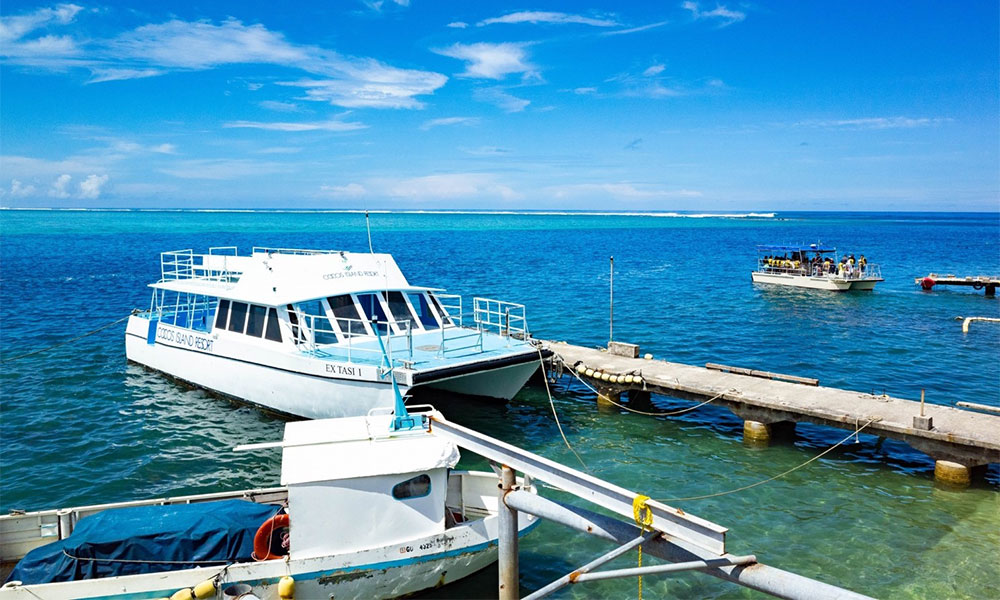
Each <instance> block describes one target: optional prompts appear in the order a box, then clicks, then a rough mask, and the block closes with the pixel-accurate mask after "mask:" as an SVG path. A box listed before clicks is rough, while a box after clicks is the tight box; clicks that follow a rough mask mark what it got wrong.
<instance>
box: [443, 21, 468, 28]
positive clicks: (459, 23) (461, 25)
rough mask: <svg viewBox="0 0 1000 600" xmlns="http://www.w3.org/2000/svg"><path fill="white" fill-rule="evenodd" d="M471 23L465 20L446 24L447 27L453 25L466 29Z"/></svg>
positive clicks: (453, 26)
mask: <svg viewBox="0 0 1000 600" xmlns="http://www.w3.org/2000/svg"><path fill="white" fill-rule="evenodd" d="M468 26H469V24H468V23H465V22H464V21H453V22H451V23H448V24H447V25H445V27H451V28H452V29H465V28H466V27H468Z"/></svg>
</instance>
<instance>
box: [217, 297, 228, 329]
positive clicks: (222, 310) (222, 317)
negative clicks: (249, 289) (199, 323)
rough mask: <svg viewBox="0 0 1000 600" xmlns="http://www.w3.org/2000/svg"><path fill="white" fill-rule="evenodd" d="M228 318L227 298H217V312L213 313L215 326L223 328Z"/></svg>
mask: <svg viewBox="0 0 1000 600" xmlns="http://www.w3.org/2000/svg"><path fill="white" fill-rule="evenodd" d="M228 320H229V300H219V312H218V313H216V315H215V328H216V329H225V328H226V322H227V321H228Z"/></svg>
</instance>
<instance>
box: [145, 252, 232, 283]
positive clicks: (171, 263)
mask: <svg viewBox="0 0 1000 600" xmlns="http://www.w3.org/2000/svg"><path fill="white" fill-rule="evenodd" d="M218 250H221V248H220V249H218ZM227 250H228V248H227ZM233 250H234V251H235V248H233ZM206 256H220V257H221V258H222V263H221V268H220V265H219V263H218V261H213V262H212V264H206V260H205V258H206ZM226 256H228V255H222V254H220V255H215V254H209V255H205V254H195V253H194V252H193V251H192V250H191V249H186V250H171V251H169V252H161V253H160V281H177V280H180V279H201V280H205V281H220V282H224V283H233V282H235V281H238V280H239V278H240V275H241V273H240V272H239V271H234V270H231V269H229V268H228V267H227V265H226V259H225V257H226Z"/></svg>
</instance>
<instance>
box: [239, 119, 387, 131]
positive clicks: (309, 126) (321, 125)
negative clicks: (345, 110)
mask: <svg viewBox="0 0 1000 600" xmlns="http://www.w3.org/2000/svg"><path fill="white" fill-rule="evenodd" d="M223 127H243V128H249V129H266V130H269V131H355V130H357V129H366V128H367V127H368V126H367V125H365V124H364V123H357V122H353V121H336V120H333V121H312V122H302V123H294V122H291V123H289V122H286V123H281V122H261V121H230V122H229V123H225V124H223Z"/></svg>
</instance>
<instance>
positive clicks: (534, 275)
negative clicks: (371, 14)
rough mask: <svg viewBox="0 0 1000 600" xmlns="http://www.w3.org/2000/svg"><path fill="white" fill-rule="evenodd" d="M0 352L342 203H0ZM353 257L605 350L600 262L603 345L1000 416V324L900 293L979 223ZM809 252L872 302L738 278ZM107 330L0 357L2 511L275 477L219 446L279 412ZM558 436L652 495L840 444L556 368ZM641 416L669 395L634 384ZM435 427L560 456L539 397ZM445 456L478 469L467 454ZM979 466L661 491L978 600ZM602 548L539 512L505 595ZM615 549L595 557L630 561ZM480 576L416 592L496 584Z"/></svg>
mask: <svg viewBox="0 0 1000 600" xmlns="http://www.w3.org/2000/svg"><path fill="white" fill-rule="evenodd" d="M0 226H2V228H0V230H2V234H3V238H2V243H0V350H2V355H3V357H4V359H9V358H10V357H13V356H15V355H19V354H21V353H24V352H29V351H32V350H35V349H38V348H42V347H46V346H49V345H52V344H55V343H58V342H60V341H63V340H66V339H68V338H70V337H73V336H76V335H79V334H81V333H84V332H87V331H90V330H93V329H95V328H97V327H100V326H102V325H104V324H106V323H108V322H110V321H112V320H115V319H118V318H120V317H122V316H124V315H126V314H127V313H128V311H129V310H131V309H132V308H134V307H145V306H147V305H148V303H149V290H148V288H146V285H147V284H148V283H150V282H151V281H153V280H155V279H156V278H157V277H158V276H159V263H158V258H159V252H161V251H164V250H174V249H179V248H194V249H196V250H204V249H206V248H207V247H209V246H222V245H238V246H240V247H242V248H244V249H248V248H249V247H250V246H252V245H266V246H285V247H322V248H343V249H347V250H356V251H362V250H364V249H366V248H367V239H366V237H365V233H364V221H363V216H361V215H359V214H341V213H321V214H313V213H282V212H278V213H184V212H63V211H46V212H36V211H0ZM372 229H373V241H374V245H375V248H376V250H378V251H386V252H391V253H392V254H393V255H394V256H395V257H396V260H397V262H398V263H399V264H400V267H401V268H402V269H403V272H404V273H406V275H407V277H408V278H409V280H410V281H411V282H412V283H415V284H418V285H419V284H426V285H431V286H438V287H446V288H448V289H449V291H450V292H454V293H462V294H463V295H465V296H466V298H467V299H468V298H471V296H472V295H481V296H487V297H495V298H503V299H509V300H512V301H515V302H522V303H524V304H526V305H527V310H528V313H527V314H528V320H529V324H530V325H531V327H532V330H533V332H534V334H535V335H536V336H537V337H540V338H544V339H560V340H568V341H571V342H573V343H577V344H581V345H602V344H604V343H605V342H606V341H607V338H608V313H609V310H608V309H609V307H608V284H609V281H608V279H609V278H608V266H609V265H608V257H609V256H611V255H614V257H615V267H616V271H615V323H614V331H615V338H616V339H619V340H622V341H631V342H634V343H639V344H641V346H642V349H643V352H652V353H653V354H655V355H656V356H657V357H661V358H665V359H668V360H673V361H677V362H684V363H690V364H703V363H705V362H709V361H711V362H720V363H725V364H734V365H740V366H747V367H755V368H762V369H768V370H775V371H782V372H788V373H794V374H797V375H803V376H811V377H817V378H819V379H820V380H821V383H822V384H823V385H829V386H834V387H844V388H849V389H856V390H860V391H863V392H871V391H875V392H876V393H881V392H882V391H885V392H886V393H889V394H891V395H894V396H902V397H908V398H918V397H919V394H920V390H921V389H922V388H923V389H926V391H927V399H928V401H929V402H937V403H941V404H949V405H951V404H954V402H956V401H958V400H970V401H975V402H981V403H987V404H992V405H996V406H1000V360H998V358H1000V334H998V329H997V326H996V325H993V324H988V323H976V324H973V326H972V331H971V332H970V333H969V334H968V335H963V334H962V333H961V326H960V323H958V322H956V321H955V320H954V318H955V317H956V316H958V315H962V316H993V317H996V316H1000V308H998V306H1000V303H998V301H997V300H996V299H988V298H985V297H984V296H983V293H982V292H973V291H972V290H965V289H961V290H960V289H940V288H939V289H935V290H934V291H933V292H930V293H927V292H922V291H920V290H919V288H918V287H917V286H916V285H914V283H913V278H914V277H919V276H923V275H926V274H927V273H928V272H929V271H938V272H942V273H943V272H953V273H956V274H959V275H972V274H988V273H989V274H998V273H1000V247H998V240H1000V217H998V215H996V214H990V215H964V214H840V213H825V214H824V213H796V214H793V213H781V214H778V215H777V217H776V218H761V219H687V218H664V217H649V216H621V215H618V216H597V215H587V216H581V215H531V214H528V215H517V214H514V215H510V214H449V215H428V214H373V215H372ZM818 240H822V241H823V242H825V243H829V244H833V245H836V246H838V247H840V248H841V249H843V250H848V251H850V252H854V253H855V254H860V253H862V252H863V253H864V254H866V256H868V257H869V260H870V261H871V262H873V263H879V264H881V265H882V273H883V276H884V277H885V278H886V281H885V282H884V283H882V284H879V286H878V288H877V289H876V291H875V292H873V293H853V294H831V293H822V292H809V291H797V290H785V289H772V288H767V287H761V286H754V285H752V284H751V283H750V278H749V270H750V268H751V265H752V261H753V258H754V248H753V247H754V245H755V244H759V243H798V242H815V241H818ZM123 328H124V325H117V326H115V327H112V328H109V329H106V330H104V331H102V332H100V333H98V334H96V335H93V336H90V337H87V338H84V339H81V340H79V341H76V342H74V343H72V344H69V345H66V346H63V347H59V348H56V349H53V350H51V351H48V352H45V353H40V354H37V355H34V356H30V357H26V358H23V359H19V360H15V361H12V362H7V363H4V365H3V370H2V375H0V377H2V379H0V385H2V388H0V389H2V404H0V438H2V444H0V477H2V479H0V510H4V511H6V510H8V509H10V508H15V507H16V508H24V509H29V510H31V509H41V508H50V507H55V506H67V505H74V504H84V503H96V502H109V501H115V500H126V499H133V498H140V497H152V496H164V495H178V494H187V493H195V492H202V491H217V490H223V489H234V488H243V487H251V486H268V485H273V484H275V483H276V480H277V475H278V468H279V460H278V455H277V454H276V453H256V454H246V453H233V452H231V451H230V450H231V448H232V447H233V446H235V445H237V444H239V443H243V442H246V441H265V440H274V439H279V438H280V437H281V432H282V425H283V423H282V422H281V421H279V420H276V419H274V418H272V417H269V416H267V415H264V414H262V413H260V412H258V411H256V410H253V409H249V408H246V407H240V406H235V405H233V404H231V403H228V402H226V401H223V400H219V399H216V398H213V397H210V396H209V395H207V394H205V393H203V392H200V391H197V390H189V389H186V388H183V387H180V386H178V385H175V384H173V383H171V382H169V381H167V380H166V379H164V378H162V377H160V376H157V375H154V374H151V373H148V372H146V371H144V370H143V369H141V368H139V367H136V366H129V365H126V363H125V361H124V347H123V341H122V331H123ZM553 392H554V404H555V407H556V410H557V412H558V414H559V418H560V420H561V422H562V423H563V426H564V428H565V429H566V432H567V435H568V436H569V439H570V442H571V444H572V445H573V447H574V448H575V449H576V450H577V451H578V452H579V453H580V455H581V456H582V458H583V460H584V462H585V463H586V465H587V468H588V469H589V470H590V471H591V472H593V473H594V474H596V475H599V476H601V477H604V478H606V479H609V480H611V481H613V482H615V483H617V484H620V485H622V486H624V487H626V488H629V489H634V490H636V491H638V492H641V493H645V494H647V495H649V496H652V497H654V498H660V499H669V498H678V497H688V496H696V495H703V494H709V493H714V492H719V491H725V490H730V489H734V488H738V487H741V486H743V485H747V484H749V483H753V482H756V481H759V480H762V479H766V478H768V477H771V476H773V475H775V474H777V473H780V472H782V471H785V470H787V469H790V468H792V467H794V466H796V465H798V464H801V463H803V462H805V461H806V460H808V459H809V458H811V457H813V456H815V455H816V454H817V453H819V452H821V451H822V450H824V449H826V448H828V447H829V446H831V445H832V444H834V443H836V442H838V441H840V440H841V439H842V438H843V437H844V436H845V432H843V431H841V430H832V429H824V428H820V427H813V426H808V425H802V426H799V428H798V430H797V435H796V436H795V437H794V438H793V439H791V440H783V441H779V442H778V443H775V444H773V445H771V446H770V447H768V448H765V449H759V448H751V447H747V446H745V445H744V444H743V442H742V436H741V431H742V430H741V421H740V420H738V419H737V418H736V417H734V416H733V415H732V414H731V413H729V412H728V411H726V410H723V409H718V408H714V407H705V408H704V409H699V410H698V411H695V412H693V413H687V414H685V415H682V416H678V417H669V418H656V417H647V416H641V415H634V414H628V413H624V412H622V411H619V410H617V409H616V410H611V411H608V410H599V409H598V408H597V407H596V406H595V404H594V402H593V398H592V395H591V394H590V393H589V392H588V391H587V390H585V389H584V388H583V387H582V386H581V385H580V384H578V383H576V384H574V383H572V382H571V381H570V380H569V379H568V378H567V379H564V380H562V381H561V382H559V383H558V384H557V385H556V386H555V387H554V389H553ZM654 402H655V404H656V406H657V408H659V409H662V410H667V409H678V408H683V407H685V406H689V404H688V403H684V402H681V401H676V400H671V399H667V398H654ZM434 403H435V404H436V405H437V406H438V407H439V408H441V409H442V410H444V411H445V413H446V414H447V415H448V417H449V418H451V419H453V420H455V421H457V422H459V423H462V424H465V425H469V426H472V427H474V428H477V429H480V430H482V431H484V432H486V433H488V434H490V435H494V436H496V437H499V438H502V439H505V440H507V441H509V442H512V443H515V444H518V445H521V446H523V447H525V448H527V449H529V450H532V451H535V452H538V453H541V454H543V455H545V456H548V457H550V458H553V459H556V460H560V461H562V462H565V463H566V464H569V465H571V466H578V465H579V463H577V461H576V458H575V457H574V456H573V455H572V454H571V453H570V452H569V451H568V450H567V449H566V448H565V446H564V445H563V442H562V440H561V438H560V437H559V434H558V431H557V430H556V427H555V424H554V422H553V419H552V415H551V409H550V406H549V401H548V397H547V396H546V393H545V389H544V387H541V386H540V385H538V384H533V385H531V386H529V387H527V388H526V389H525V390H524V391H523V392H522V393H521V394H519V395H518V397H517V398H515V400H514V401H513V402H511V403H510V404H508V405H501V404H495V403H488V402H476V401H469V400H468V399H462V398H456V397H451V396H442V397H440V398H435V400H434ZM463 465H464V466H477V467H478V466H483V463H482V461H481V460H477V459H476V458H475V457H472V456H466V457H465V458H464V459H463ZM998 491H1000V472H998V470H997V468H996V466H994V467H993V469H992V470H991V471H990V472H988V474H987V475H986V476H985V477H984V478H982V479H979V480H978V481H977V482H976V484H975V485H974V486H973V487H972V488H971V489H968V490H965V491H953V490H948V489H945V488H942V487H940V486H938V485H936V484H935V483H934V481H933V462H932V461H931V460H930V459H929V458H928V457H926V456H925V455H923V454H921V453H919V452H916V451H914V450H911V449H910V448H908V447H907V446H905V445H904V444H901V443H898V442H892V441H886V442H885V443H884V444H881V445H878V444H877V443H876V438H874V437H872V436H868V435H865V434H863V433H862V434H861V435H860V436H859V442H858V443H853V440H852V442H851V443H848V444H845V445H843V446H841V447H839V448H837V449H836V450H834V451H833V452H831V453H830V454H828V455H826V456H825V457H823V458H821V459H819V460H817V461H815V462H814V463H812V464H810V465H809V466H808V467H807V468H804V469H801V470H799V471H796V472H794V473H792V474H790V475H788V476H787V477H785V478H782V479H779V480H776V481H774V482H771V483H768V484H766V485H762V486H759V487H756V488H752V489H750V490H747V491H744V492H741V493H738V494H732V495H724V496H720V497H715V498H710V499H705V500H697V501H687V502H676V503H675V505H677V506H680V507H681V508H683V509H684V510H685V511H687V512H690V513H693V514H696V515H698V516H700V517H703V518H707V519H710V520H713V521H715V522H717V523H719V524H722V525H725V526H727V527H729V528H730V532H729V534H728V538H727V539H728V548H729V550H730V551H731V552H733V553H736V554H749V553H754V554H757V556H758V558H759V559H760V560H761V561H762V562H765V563H767V564H769V565H772V566H776V567H780V568H784V569H788V570H791V571H794V572H797V573H800V574H802V575H806V576H809V577H815V578H817V579H820V580H822V581H826V582H829V583H833V584H837V585H842V586H844V587H847V588H850V589H854V590H857V591H861V592H864V593H867V594H870V595H873V596H877V597H885V598H934V597H949V598H953V597H966V598H984V597H996V596H997V595H998V594H997V591H996V590H997V587H996V582H997V581H1000V566H998V561H997V559H996V557H997V555H998V554H997V553H998V551H1000V500H998V499H1000V493H998ZM608 549H609V548H608V547H607V546H606V545H605V544H604V543H603V542H600V541H598V540H587V539H583V538H582V536H579V535H576V534H573V533H570V532H568V531H566V530H564V529H562V528H561V527H559V526H557V525H551V524H547V523H545V524H542V525H541V526H540V527H539V528H538V529H537V530H536V531H535V532H534V533H533V534H532V535H530V536H528V537H527V538H525V539H524V540H523V541H522V546H521V583H522V586H524V589H525V590H533V589H537V588H538V587H540V586H541V585H544V584H546V583H548V582H549V581H551V580H552V579H555V578H557V577H559V576H561V575H563V574H565V573H566V572H568V571H570V570H572V569H574V568H576V567H578V566H579V565H581V564H584V563H586V562H588V561H589V560H591V559H592V558H594V557H595V556H597V555H599V554H602V553H603V552H605V551H607V550H608ZM634 560H635V557H634V554H633V555H631V556H628V557H626V558H622V559H620V560H619V561H617V562H616V563H615V565H614V566H630V565H634ZM494 585H495V576H494V575H493V574H491V573H489V572H484V573H483V574H481V575H479V576H477V577H475V578H472V579H470V580H467V581H464V582H461V583H459V584H456V585H454V586H449V587H447V588H444V589H442V590H438V591H436V592H435V593H434V594H431V595H432V596H440V597H453V598H461V597H490V596H495V592H494ZM644 589H645V593H646V594H647V595H649V596H650V597H654V596H660V597H662V596H667V595H670V596H674V597H679V598H729V597H755V596H761V595H760V594H754V593H751V592H748V591H747V590H744V589H742V588H738V587H735V586H732V585H730V584H726V583H724V582H721V581H718V580H715V579H713V578H710V577H707V576H704V575H698V574H688V575H683V576H676V577H670V578H666V577H662V578H646V579H645V580H644ZM635 592H636V589H635V581H634V580H629V581H615V582H606V583H600V584H598V583H593V584H585V585H584V584H581V585H580V586H577V587H575V588H573V589H569V590H566V591H564V592H563V594H562V597H594V596H616V597H617V596H622V595H633V594H635Z"/></svg>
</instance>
